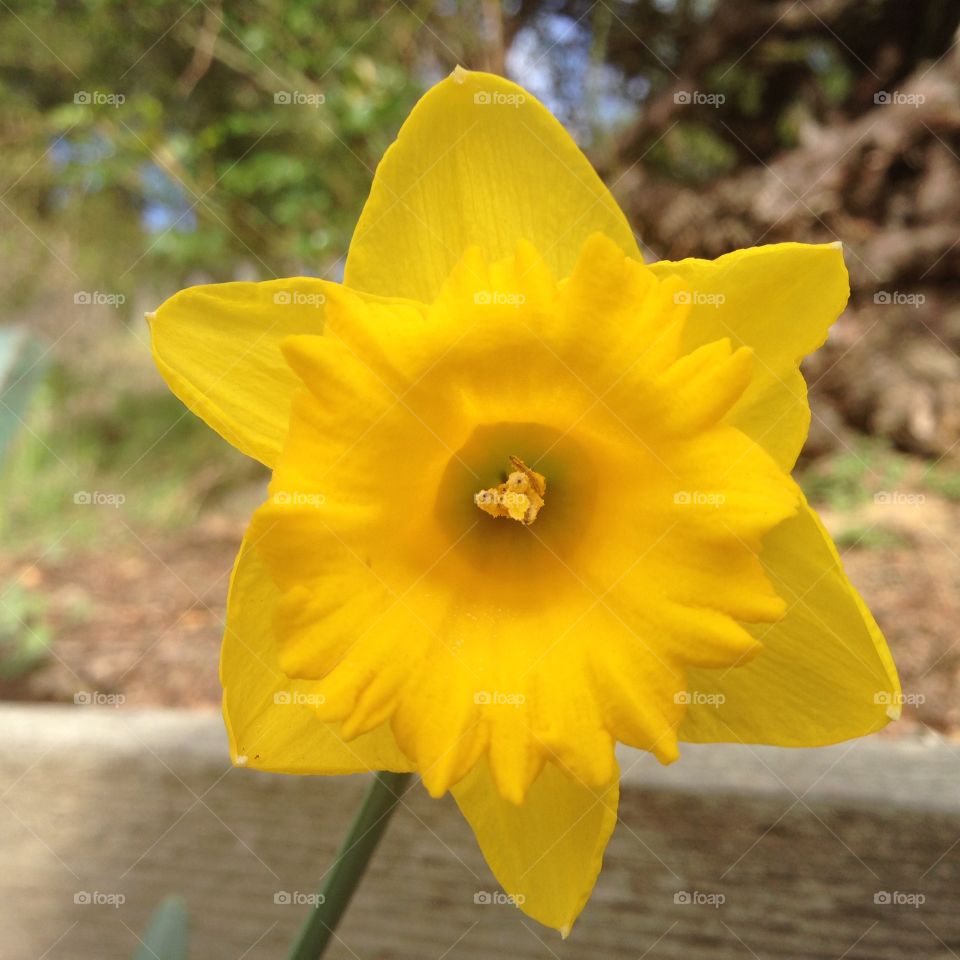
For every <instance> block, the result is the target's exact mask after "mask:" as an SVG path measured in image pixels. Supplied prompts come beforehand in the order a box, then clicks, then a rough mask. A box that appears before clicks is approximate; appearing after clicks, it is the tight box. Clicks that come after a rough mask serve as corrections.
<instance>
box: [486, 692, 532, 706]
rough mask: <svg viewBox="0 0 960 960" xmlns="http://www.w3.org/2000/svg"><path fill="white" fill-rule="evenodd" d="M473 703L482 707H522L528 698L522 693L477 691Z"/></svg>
mask: <svg viewBox="0 0 960 960" xmlns="http://www.w3.org/2000/svg"><path fill="white" fill-rule="evenodd" d="M473 702H474V703H475V704H477V705H478V706H481V707H522V706H523V704H525V703H526V702H527V698H526V697H525V696H524V695H523V694H522V693H503V692H502V691H500V690H477V692H476V693H474V695H473Z"/></svg>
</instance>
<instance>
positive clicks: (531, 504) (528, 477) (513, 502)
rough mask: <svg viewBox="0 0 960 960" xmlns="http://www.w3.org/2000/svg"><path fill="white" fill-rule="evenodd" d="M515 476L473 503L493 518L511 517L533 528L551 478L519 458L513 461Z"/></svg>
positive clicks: (489, 490)
mask: <svg viewBox="0 0 960 960" xmlns="http://www.w3.org/2000/svg"><path fill="white" fill-rule="evenodd" d="M510 463H511V464H512V465H513V468H514V469H513V472H512V473H511V474H510V476H509V477H507V479H506V481H505V482H504V483H501V484H499V485H498V486H496V487H490V488H489V489H487V490H481V491H480V492H479V493H475V494H474V495H473V502H474V503H475V504H476V505H477V506H478V507H479V508H480V509H481V510H482V511H483V512H484V513H489V514H490V516H491V517H509V518H510V519H511V520H518V521H519V522H520V523H523V524H526V525H528V526H529V525H530V524H531V523H533V521H534V520H536V519H537V514H538V513H539V512H540V508H541V507H542V506H543V498H544V495H545V494H546V492H547V478H546V477H545V476H544V475H543V474H542V473H537V472H536V470H531V469H530V468H529V467H528V466H527V465H526V464H525V463H524V462H523V461H522V460H521V459H520V458H519V457H510Z"/></svg>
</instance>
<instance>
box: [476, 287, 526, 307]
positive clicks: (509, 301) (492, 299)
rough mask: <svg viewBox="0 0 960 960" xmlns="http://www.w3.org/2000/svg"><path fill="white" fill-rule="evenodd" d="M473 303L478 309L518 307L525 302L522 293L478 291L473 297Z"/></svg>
mask: <svg viewBox="0 0 960 960" xmlns="http://www.w3.org/2000/svg"><path fill="white" fill-rule="evenodd" d="M473 302H474V303H475V304H476V305H477V306H478V307H520V306H522V305H523V304H524V303H526V302H527V298H526V297H525V296H524V295H523V294H522V293H511V292H510V291H509V290H478V291H477V292H476V293H475V294H474V295H473Z"/></svg>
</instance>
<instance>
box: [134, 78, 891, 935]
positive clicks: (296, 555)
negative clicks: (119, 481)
mask: <svg viewBox="0 0 960 960" xmlns="http://www.w3.org/2000/svg"><path fill="white" fill-rule="evenodd" d="M848 292H849V291H848V283H847V273H846V270H845V268H844V264H843V256H842V252H841V250H840V247H839V245H837V244H827V245H822V246H811V245H805V244H797V243H783V244H775V245H772V246H763V247H756V248H753V249H748V250H741V251H738V252H736V253H731V254H729V255H727V256H724V257H721V258H720V259H719V260H716V261H704V260H684V261H681V262H679V263H669V262H658V263H654V264H651V265H645V264H644V263H643V261H642V257H641V255H640V252H639V250H638V248H637V245H636V242H635V240H634V236H633V234H632V232H631V230H630V227H629V226H628V224H627V221H626V219H625V218H624V215H623V213H622V212H621V211H620V210H619V208H618V207H617V205H616V203H615V202H614V200H613V198H612V197H611V195H610V194H609V193H608V192H607V190H606V188H605V187H604V185H603V184H602V183H601V181H600V180H599V178H598V177H597V175H596V174H595V172H594V171H593V170H592V168H591V167H590V165H589V163H588V162H587V160H586V159H585V158H584V156H583V155H582V154H581V153H580V151H579V150H578V148H577V147H576V146H575V144H574V143H573V141H572V140H571V139H570V137H569V136H568V135H567V134H566V133H565V132H564V130H563V129H562V127H561V126H560V125H559V124H558V123H557V122H556V121H555V120H554V118H553V117H552V116H551V115H550V114H549V113H548V111H547V110H546V109H545V108H544V107H543V106H541V105H540V104H539V103H538V102H536V100H534V99H533V98H532V97H531V96H530V95H529V94H527V93H526V92H524V91H523V90H522V89H521V88H519V87H517V86H515V85H514V84H512V83H509V82H507V81H506V80H503V79H501V78H499V77H495V76H491V75H488V74H482V73H472V72H466V71H462V70H457V71H456V72H455V73H454V74H453V75H452V76H451V77H449V78H448V79H446V80H444V81H443V82H442V83H439V84H438V85H437V86H435V87H434V88H433V89H432V90H430V91H429V93H427V94H426V96H425V97H424V98H423V99H422V100H421V101H420V103H419V104H418V105H417V106H416V108H415V109H414V110H413V112H412V113H411V115H410V117H409V119H408V120H407V121H406V123H405V124H404V126H403V128H402V129H401V131H400V134H399V136H398V139H397V141H396V143H395V144H394V145H393V146H392V147H391V148H390V150H389V151H388V152H387V154H386V156H385V157H384V159H383V161H382V163H381V164H380V167H379V169H378V170H377V172H376V176H375V178H374V181H373V186H372V189H371V193H370V197H369V199H368V201H367V204H366V206H365V208H364V210H363V213H362V215H361V217H360V221H359V223H358V225H357V229H356V233H355V235H354V238H353V242H352V244H351V247H350V252H349V256H348V258H347V262H346V270H345V277H344V282H343V284H342V285H341V284H337V283H332V282H328V281H325V280H319V279H312V278H305V277H298V278H294V279H288V280H274V281H269V282H265V283H225V284H218V285H214V286H201V287H192V288H190V289H188V290H184V291H182V292H181V293H178V294H177V295H176V296H174V297H172V298H171V299H170V300H168V301H167V302H166V303H165V304H163V306H162V307H160V308H159V310H158V311H157V312H156V313H155V314H153V315H152V317H151V326H152V333H153V344H154V351H155V356H156V360H157V363H158V364H159V367H160V369H161V371H162V372H163V374H164V376H165V377H166V379H167V381H168V383H169V385H170V387H171V389H172V390H173V391H174V392H175V393H176V394H177V396H179V397H180V398H181V399H182V400H183V402H184V403H186V404H187V406H188V407H189V408H190V409H191V410H193V411H194V412H196V413H197V414H198V415H200V416H201V417H203V418H204V419H205V420H206V421H207V422H208V423H209V424H210V425H211V426H212V427H214V428H215V429H216V430H218V431H219V432H220V433H221V434H222V435H223V436H224V437H225V438H226V439H227V440H229V441H230V442H231V443H233V444H234V445H235V446H237V447H238V448H239V449H240V450H242V451H244V452H245V453H248V454H249V455H251V456H253V457H256V458H257V459H259V460H261V461H262V462H263V463H265V464H267V465H268V466H269V467H271V468H272V470H273V479H272V482H271V485H270V492H269V496H268V499H267V502H266V503H264V504H263V506H261V507H260V508H259V509H258V510H257V512H256V514H255V515H254V517H253V521H252V523H251V525H250V529H249V532H248V534H247V537H246V539H245V541H244V543H243V546H242V547H241V549H240V554H239V557H238V559H237V563H236V567H235V570H234V573H233V580H232V584H231V588H230V598H229V610H228V620H227V629H226V635H225V637H224V643H223V656H222V663H221V675H222V681H223V686H224V713H225V716H226V723H227V727H228V730H229V735H230V743H231V750H232V752H233V756H234V760H235V762H237V763H242V764H245V765H247V766H250V767H255V768H258V769H261V770H269V771H278V772H284V773H296V774H345V773H351V772H356V771H365V770H391V771H413V770H415V771H417V772H418V773H419V774H420V776H421V777H422V780H423V782H424V784H425V785H426V788H427V789H428V790H429V791H430V793H431V794H432V795H434V796H440V795H442V794H443V793H445V792H446V791H448V790H449V791H451V792H452V793H453V796H454V797H455V798H456V801H457V803H458V804H459V806H460V808H461V810H462V811H463V814H464V816H465V817H466V818H467V820H468V821H469V823H470V824H471V826H472V827H473V830H474V831H475V833H476V835H477V838H478V840H479V843H480V846H481V848H482V850H483V853H484V855H485V857H486V859H487V862H488V863H489V864H490V867H491V868H492V870H493V872H494V874H495V875H496V877H497V878H498V880H499V881H500V883H502V885H503V887H504V888H505V890H506V891H507V893H508V894H511V895H513V896H515V897H516V900H517V902H518V903H519V904H520V906H521V908H522V909H523V910H524V911H525V912H526V913H528V914H529V915H530V916H532V917H534V918H536V919H537V920H539V921H541V922H542V923H544V924H548V925H550V926H552V927H556V928H558V929H560V930H562V931H564V933H566V932H567V931H568V930H569V928H570V926H571V924H572V923H573V921H574V920H575V918H576V917H577V915H578V914H579V912H580V911H581V909H582V908H583V906H584V904H585V903H586V901H587V898H588V897H589V894H590V891H591V889H592V888H593V885H594V883H595V880H596V878H597V875H598V873H599V870H600V865H601V860H602V856H603V851H604V848H605V846H606V843H607V840H608V839H609V837H610V834H611V832H612V830H613V827H614V824H615V822H616V818H617V798H618V777H619V771H618V765H617V761H616V758H615V755H614V747H615V745H616V744H617V743H622V744H627V745H629V746H632V747H638V748H640V749H642V750H646V751H649V752H651V753H653V754H654V755H656V756H657V757H658V758H659V759H660V760H661V761H663V762H664V763H669V762H670V761H672V760H674V759H676V757H677V755H678V749H677V744H678V741H687V742H707V741H710V742H713V741H732V742H745V743H766V744H779V745H782V746H814V745H820V744H827V743H833V742H835V741H839V740H844V739H847V738H850V737H856V736H861V735H863V734H867V733H870V732H871V731H874V730H877V729H879V728H880V727H882V726H884V724H886V723H887V722H888V721H889V720H890V719H891V718H893V717H895V716H896V714H897V711H898V707H897V704H898V703H899V701H900V699H901V697H900V692H899V685H898V681H897V675H896V670H895V668H894V665H893V662H892V660H891V658H890V654H889V652H888V650H887V647H886V645H885V643H884V640H883V638H882V636H881V634H880V632H879V630H878V629H877V626H876V624H875V623H874V621H873V619H872V617H871V616H870V613H869V612H868V611H867V609H866V607H865V606H864V604H863V602H862V601H861V600H860V598H859V597H858V595H857V594H856V592H855V591H854V590H853V588H852V587H851V585H850V583H849V582H848V580H847V578H846V576H845V575H844V572H843V569H842V567H841V564H840V560H839V558H838V555H837V551H836V549H835V548H834V546H833V544H832V543H831V541H830V539H829V537H828V536H827V534H826V533H825V531H824V529H823V528H822V526H821V525H820V523H819V521H818V519H817V517H816V516H815V514H814V513H813V512H812V510H811V509H810V508H809V507H808V506H807V504H806V502H805V501H804V498H803V495H802V494H801V493H800V491H799V489H798V487H797V486H796V484H795V483H794V481H793V480H792V479H791V477H790V470H791V468H792V466H793V464H794V461H795V459H796V457H797V454H798V452H799V450H800V447H801V445H802V443H803V441H804V438H805V436H806V433H807V428H808V424H809V418H810V413H809V409H808V405H807V400H806V388H805V385H804V381H803V378H802V377H801V375H800V372H799V369H798V364H799V361H800V360H801V358H802V357H803V356H805V355H806V354H808V353H810V352H811V351H812V350H814V349H816V347H817V346H819V345H820V344H821V343H822V342H823V340H824V338H825V336H826V333H827V329H828V327H829V326H830V324H831V323H832V322H833V321H834V320H835V319H836V317H837V316H838V314H839V313H840V312H841V310H842V309H843V307H844V304H845V302H846V300H847V296H848Z"/></svg>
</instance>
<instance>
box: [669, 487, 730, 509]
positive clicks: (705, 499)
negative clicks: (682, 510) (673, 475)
mask: <svg viewBox="0 0 960 960" xmlns="http://www.w3.org/2000/svg"><path fill="white" fill-rule="evenodd" d="M673 502H674V503H675V504H676V505H677V506H678V507H722V506H723V505H724V504H725V503H726V502H727V498H726V497H725V496H724V495H723V494H722V493H719V492H718V491H716V490H678V491H677V492H676V493H675V494H674V495H673Z"/></svg>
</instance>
